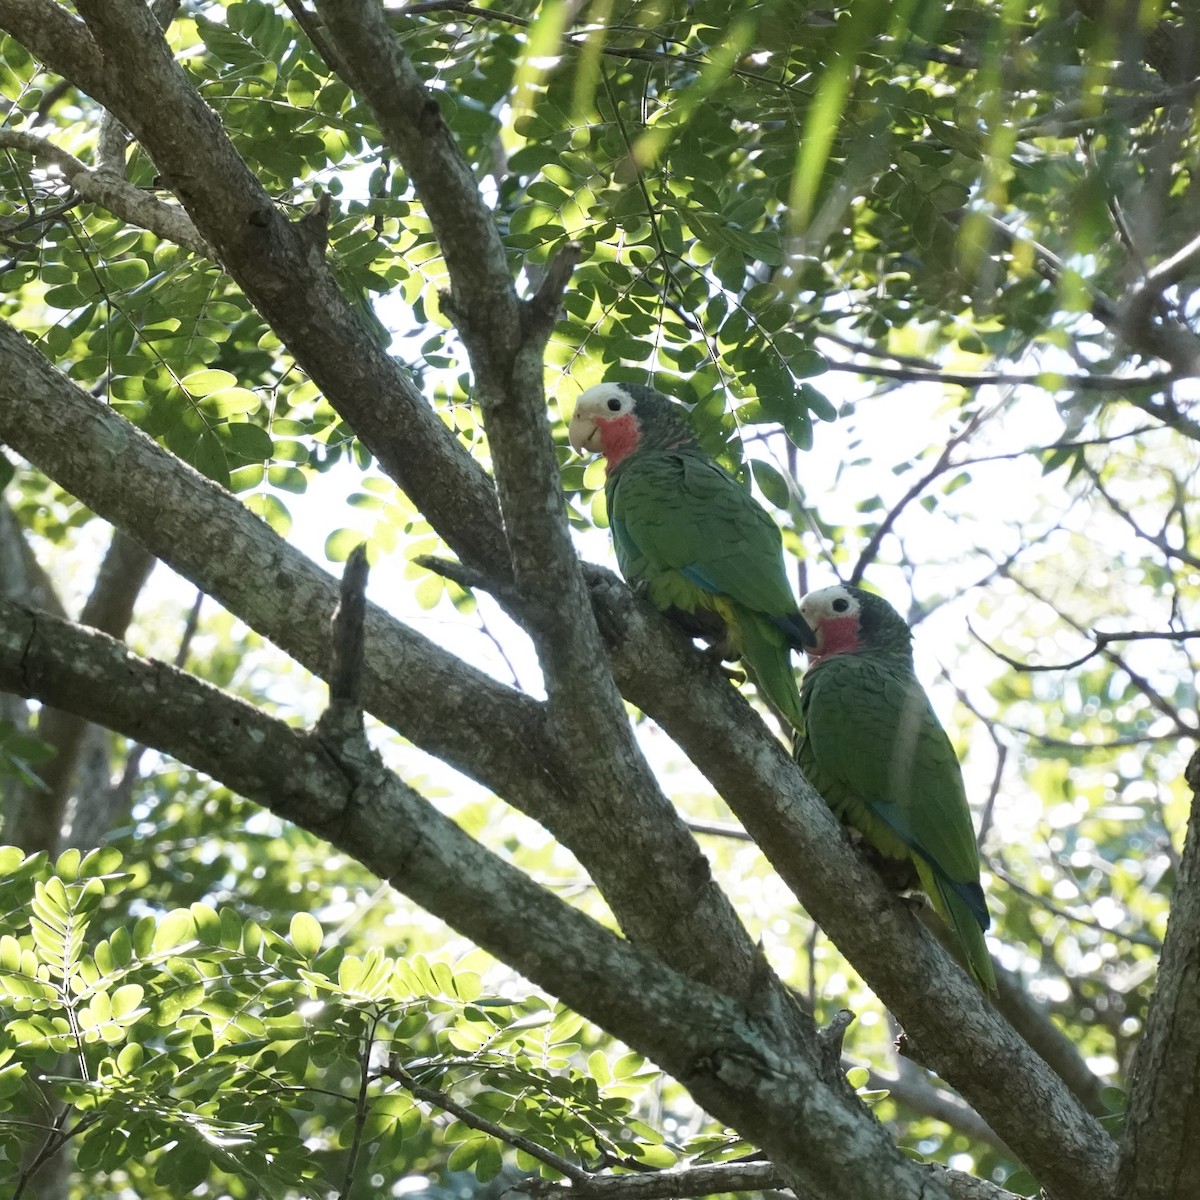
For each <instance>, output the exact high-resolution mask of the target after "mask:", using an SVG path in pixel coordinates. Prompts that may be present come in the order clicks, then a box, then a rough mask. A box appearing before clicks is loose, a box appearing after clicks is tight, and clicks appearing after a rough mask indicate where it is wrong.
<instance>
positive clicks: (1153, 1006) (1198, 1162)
mask: <svg viewBox="0 0 1200 1200" xmlns="http://www.w3.org/2000/svg"><path fill="white" fill-rule="evenodd" d="M1184 777H1185V779H1186V780H1187V783H1188V786H1189V787H1190V788H1191V790H1192V812H1191V819H1190V821H1189V822H1188V831H1187V839H1186V841H1185V843H1184V847H1183V858H1182V862H1181V864H1180V869H1179V875H1178V878H1177V879H1176V882H1175V888H1174V890H1173V892H1172V894H1171V915H1170V919H1169V920H1168V922H1167V936H1166V940H1165V942H1164V943H1163V952H1162V958H1161V959H1160V962H1159V968H1158V986H1157V988H1156V989H1155V992H1154V996H1153V997H1152V999H1151V1001H1150V1009H1149V1012H1148V1013H1147V1014H1146V1029H1145V1032H1144V1033H1143V1035H1142V1041H1141V1044H1140V1045H1139V1046H1138V1050H1137V1056H1136V1058H1135V1060H1134V1064H1133V1070H1132V1072H1131V1074H1130V1085H1129V1108H1128V1114H1127V1117H1126V1124H1125V1134H1124V1137H1123V1139H1122V1142H1121V1158H1120V1165H1119V1167H1118V1172H1117V1188H1118V1193H1119V1194H1120V1195H1121V1196H1122V1197H1123V1200H1188V1198H1190V1197H1191V1196H1193V1195H1194V1194H1195V1190H1196V1180H1197V1179H1200V1137H1197V1136H1196V1131H1197V1130H1198V1129H1200V750H1198V751H1196V752H1195V753H1193V755H1192V757H1191V759H1190V761H1189V762H1188V766H1187V770H1186V772H1185V776H1184Z"/></svg>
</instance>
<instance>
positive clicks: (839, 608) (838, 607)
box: [833, 596, 850, 612]
mask: <svg viewBox="0 0 1200 1200" xmlns="http://www.w3.org/2000/svg"><path fill="white" fill-rule="evenodd" d="M849 607H850V601H849V600H847V599H846V597H845V596H839V597H838V598H837V599H836V600H835V601H834V602H833V611H834V612H845V611H846V610H847V609H848V608H849Z"/></svg>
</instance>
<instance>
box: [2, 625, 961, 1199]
mask: <svg viewBox="0 0 1200 1200" xmlns="http://www.w3.org/2000/svg"><path fill="white" fill-rule="evenodd" d="M0 687H3V688H5V689H9V690H13V691H16V692H17V693H18V694H21V695H26V696H30V697H33V698H37V699H40V700H42V701H43V702H45V703H50V704H55V705H62V704H64V703H71V704H72V705H74V706H75V707H77V708H78V709H79V710H80V711H81V714H82V715H84V716H87V717H89V719H98V718H100V717H101V716H103V718H104V719H105V720H106V721H108V722H109V723H110V724H112V725H113V726H114V727H116V728H117V729H118V730H119V731H120V732H122V733H124V734H126V735H127V736H129V737H135V738H138V739H139V740H143V741H146V742H148V743H149V744H151V745H154V746H157V747H158V748H159V749H161V750H162V751H164V752H165V753H168V754H172V755H174V756H175V757H176V758H178V759H180V760H181V761H183V762H188V763H191V764H192V765H193V766H195V767H197V768H198V769H200V770H203V771H206V772H208V773H209V774H211V775H213V777H214V778H216V779H218V780H219V781H221V782H222V783H224V784H225V785H226V786H228V787H230V788H231V789H233V790H236V791H238V792H240V793H242V794H243V795H246V796H248V797H249V798H251V799H253V800H256V801H258V802H259V803H261V804H264V805H266V806H267V807H269V808H271V809H272V811H274V812H275V813H277V814H278V815H279V816H281V817H283V818H285V819H286V820H289V821H294V822H295V823H297V824H299V825H301V826H302V827H303V828H305V829H308V830H309V831H311V832H313V833H315V834H317V835H318V836H319V837H323V838H327V839H328V840H329V841H330V842H332V844H333V845H335V846H337V847H338V848H340V849H342V850H344V851H345V852H346V853H348V854H351V855H353V856H354V857H355V858H357V859H358V860H359V861H360V862H362V863H363V864H364V865H366V866H367V867H368V868H369V869H371V870H373V871H375V872H376V873H378V874H379V875H380V876H381V877H382V878H385V879H388V880H389V881H390V882H392V884H393V885H394V886H396V887H397V888H399V889H400V890H401V891H403V892H404V893H405V894H406V895H408V896H410V897H411V898H412V899H413V900H414V901H416V902H417V903H418V904H421V905H422V906H423V907H425V908H426V909H428V910H429V911H430V912H431V913H433V914H434V915H436V916H438V917H440V918H441V919H442V920H444V921H446V922H447V923H448V924H449V925H451V926H452V927H453V928H455V929H457V930H458V931H459V932H461V933H462V934H463V935H464V936H466V937H469V938H471V940H472V941H474V942H475V943H476V944H478V945H480V946H482V947H483V948H485V949H486V950H488V951H489V952H490V953H492V954H494V955H496V957H498V958H500V959H501V960H503V961H505V962H507V963H508V964H509V965H510V966H512V967H513V968H514V969H515V970H517V971H519V972H520V973H521V974H522V975H524V976H526V977H527V978H528V979H530V980H532V981H533V982H534V983H536V984H538V985H539V986H541V987H543V988H545V989H546V990H547V991H549V992H551V993H552V994H554V995H557V996H559V997H561V998H562V1000H563V1001H564V1002H565V1003H567V1004H568V1005H570V1006H571V1007H572V1008H574V1009H575V1010H576V1011H577V1012H579V1013H582V1014H583V1015H584V1016H586V1017H589V1018H590V1019H592V1020H594V1021H596V1022H597V1023H598V1024H600V1025H602V1026H603V1027H604V1028H606V1029H608V1030H610V1031H611V1032H612V1033H613V1034H614V1035H615V1036H617V1037H619V1038H621V1039H622V1040H623V1041H625V1042H627V1043H628V1044H629V1045H630V1046H632V1047H634V1048H635V1049H637V1050H638V1051H639V1052H641V1053H643V1054H645V1055H646V1056H647V1057H649V1058H651V1059H652V1060H654V1061H655V1062H657V1063H659V1064H660V1065H661V1066H662V1067H663V1069H664V1070H666V1071H668V1072H670V1073H671V1074H672V1075H673V1076H674V1077H675V1078H677V1079H678V1080H679V1081H680V1082H681V1083H682V1084H683V1085H684V1086H685V1087H687V1088H688V1089H689V1090H690V1091H691V1092H692V1094H693V1095H694V1096H695V1098H696V1100H697V1102H698V1103H699V1104H701V1105H702V1106H703V1107H704V1108H705V1109H706V1110H707V1111H709V1112H711V1113H713V1115H714V1116H716V1117H717V1118H718V1119H719V1120H722V1121H725V1122H726V1123H728V1124H730V1125H731V1126H733V1127H734V1128H737V1129H739V1131H740V1132H741V1133H742V1134H743V1135H744V1136H745V1137H747V1138H749V1139H751V1140H753V1141H754V1142H755V1143H756V1144H758V1145H761V1146H762V1148H763V1149H764V1150H765V1151H766V1152H767V1153H768V1155H770V1156H771V1157H772V1159H773V1161H775V1162H776V1164H777V1165H778V1166H779V1168H780V1170H781V1172H782V1173H783V1176H784V1178H785V1179H786V1180H787V1182H788V1183H789V1185H790V1186H792V1187H794V1188H797V1189H798V1190H799V1191H800V1192H801V1194H803V1192H804V1190H806V1189H807V1190H809V1191H812V1192H813V1193H814V1194H815V1195H816V1196H819V1197H822V1200H894V1197H896V1196H898V1195H917V1194H921V1195H923V1196H925V1197H927V1198H928V1200H945V1197H946V1196H947V1195H948V1193H947V1192H946V1191H945V1190H944V1189H943V1188H941V1187H940V1186H939V1185H938V1184H937V1183H936V1182H934V1181H932V1180H931V1179H930V1178H929V1177H928V1175H927V1173H925V1172H924V1171H922V1169H921V1168H920V1167H919V1166H918V1165H917V1164H915V1163H913V1162H912V1161H911V1160H909V1159H907V1158H905V1157H904V1156H903V1155H901V1154H900V1153H899V1152H898V1151H897V1150H896V1149H895V1147H894V1146H892V1145H891V1143H890V1141H889V1140H888V1138H887V1136H886V1134H885V1133H884V1131H883V1129H882V1127H881V1126H879V1125H878V1123H877V1122H875V1121H874V1119H873V1118H871V1117H870V1115H869V1114H868V1113H866V1112H865V1111H864V1110H863V1109H862V1107H861V1106H860V1105H859V1103H858V1101H857V1099H856V1098H855V1097H854V1096H853V1093H851V1092H850V1090H849V1088H848V1087H847V1086H846V1085H845V1084H844V1082H842V1083H841V1084H840V1085H835V1086H831V1085H830V1084H829V1083H827V1082H826V1081H824V1080H822V1079H821V1078H820V1077H819V1076H818V1075H817V1073H816V1072H815V1070H814V1069H813V1067H812V1065H811V1064H810V1063H808V1062H807V1061H806V1057H805V1056H804V1055H803V1054H796V1053H794V1050H795V1047H794V1046H789V1045H788V1044H787V1043H786V1042H784V1043H782V1044H781V1043H780V1042H779V1041H778V1040H777V1039H778V1034H779V1029H778V1028H777V1024H776V1023H775V1022H773V1021H768V1022H767V1023H764V1022H762V1021H761V1020H759V1019H758V1018H757V1017H756V1016H755V1015H754V1014H751V1013H749V1012H747V1010H746V1009H745V1007H744V1006H743V1005H741V1004H739V1003H738V1002H737V1001H735V1000H733V999H731V998H729V997H727V996H724V995H722V994H720V993H719V992H716V991H714V990H712V989H711V988H708V987H706V986H705V985H703V984H700V983H698V982H696V981H695V980H694V979H688V978H686V977H685V976H683V975H680V974H678V973H676V972H674V971H672V970H671V969H670V968H668V967H666V966H664V965H663V964H662V963H660V962H659V961H657V960H656V959H654V958H652V957H651V956H649V955H648V954H646V953H645V952H644V951H642V950H640V949H638V948H637V947H635V946H633V945H631V944H630V943H628V942H626V941H623V940H622V939H621V938H619V937H618V936H617V935H616V934H614V933H612V932H611V931H609V930H607V929H605V928H604V927H603V926H601V925H600V924H599V923H597V922H596V921H594V920H592V919H591V918H590V917H587V916H585V915H584V914H582V913H580V912H578V911H577V910H575V909H573V908H571V907H570V906H569V905H567V904H566V903H565V902H563V901H561V900H559V899H558V898H556V897H555V896H553V895H552V894H551V893H549V892H548V891H546V890H545V889H543V888H541V887H540V886H538V885H537V884H535V883H533V881H532V880H530V879H529V878H528V877H527V876H525V875H524V874H523V873H522V872H520V871H518V870H517V869H516V868H515V867H512V866H511V865H509V864H507V863H505V862H503V861H502V860H501V859H499V858H498V857H497V856H496V855H494V854H492V853H491V852H490V851H487V850H485V849H484V848H483V847H481V846H480V845H479V844H478V843H476V842H475V841H474V840H473V839H471V838H470V837H469V836H467V834H465V833H464V832H463V831H462V830H461V829H460V828H459V827H458V826H457V825H456V824H455V823H454V822H453V821H451V820H450V819H449V818H447V817H445V816H443V815H442V814H441V813H440V812H438V811H437V810H436V809H435V808H434V807H433V806H432V805H431V804H429V803H428V802H427V801H426V800H424V799H423V798H422V797H421V796H419V795H418V794H417V793H416V792H415V791H414V790H413V789H412V788H410V787H408V786H407V785H405V784H403V783H402V782H401V781H400V780H399V779H397V778H396V777H395V776H394V775H391V774H390V773H388V772H386V771H384V770H382V769H381V768H377V769H375V770H374V771H373V772H372V773H371V775H370V777H369V778H367V777H363V776H358V775H357V774H356V773H350V774H347V772H346V771H345V769H344V766H343V764H341V763H338V762H335V761H334V760H333V759H332V758H331V757H330V755H329V754H328V753H327V752H326V750H325V749H324V747H323V746H322V744H321V743H320V742H319V741H318V739H316V738H314V737H313V736H312V735H309V734H305V733H302V732H299V731H297V730H294V729H292V728H290V727H289V726H287V725H285V724H284V723H283V722H281V721H278V720H275V719H273V718H270V717H267V716H266V715H265V714H264V713H262V712H260V711H259V710H257V709H255V708H254V707H253V706H251V705H249V704H246V703H245V702H243V701H241V700H238V699H236V698H234V697H231V696H228V695H226V694H224V693H222V692H220V691H219V690H218V689H216V688H214V687H212V686H211V685H209V684H206V683H203V682H202V681H200V680H197V679H195V678H193V677H191V676H188V675H185V674H184V673H182V672H180V671H177V670H176V669H174V668H172V667H168V666H166V665H165V664H162V663H154V662H148V661H146V660H144V659H140V658H138V657H137V656H135V655H133V654H131V653H130V652H129V651H128V650H127V649H126V648H125V647H124V646H123V645H122V644H121V643H119V642H117V641H115V640H114V639H111V638H108V637H106V636H105V635H103V634H99V633H95V632H91V631H88V630H85V629H82V628H81V627H78V626H73V625H71V624H70V623H69V622H66V621H61V620H58V619H57V618H51V617H49V616H47V615H45V614H38V613H35V612H32V611H30V610H28V609H23V608H21V607H19V606H17V605H14V604H11V603H9V602H7V601H0ZM848 1146H850V1147H853V1153H854V1155H855V1158H856V1163H857V1168H858V1169H857V1170H856V1171H855V1172H853V1173H847V1172H846V1170H845V1161H846V1159H845V1156H846V1153H847V1148H848Z"/></svg>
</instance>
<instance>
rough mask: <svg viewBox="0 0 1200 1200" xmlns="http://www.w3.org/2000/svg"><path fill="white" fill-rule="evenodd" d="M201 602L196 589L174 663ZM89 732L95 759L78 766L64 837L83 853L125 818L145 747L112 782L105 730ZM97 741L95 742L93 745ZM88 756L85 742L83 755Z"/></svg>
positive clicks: (133, 750)
mask: <svg viewBox="0 0 1200 1200" xmlns="http://www.w3.org/2000/svg"><path fill="white" fill-rule="evenodd" d="M203 604H204V593H203V592H197V593H196V598H195V600H193V601H192V606H191V608H190V609H188V614H187V619H186V620H185V621H184V624H183V632H182V633H181V634H180V637H179V649H178V650H176V651H175V657H174V659H173V660H172V663H173V665H174V666H176V667H179V668H180V669H182V668H183V666H184V664H185V663H186V662H187V659H188V653H189V652H190V650H191V647H192V639H193V638H195V636H196V630H197V629H198V628H199V626H200V609H201V607H202V606H203ZM91 729H92V732H93V733H95V734H97V735H99V736H98V737H97V738H95V739H91V738H89V739H88V741H89V742H93V744H94V752H95V753H96V756H97V760H98V761H97V762H96V763H95V766H94V768H89V765H88V764H87V762H86V761H85V762H84V763H83V764H82V766H81V769H80V775H81V783H80V788H79V797H78V799H77V801H76V804H75V810H74V813H73V814H72V816H71V827H70V830H69V833H68V836H67V839H66V840H67V844H68V845H70V846H76V847H78V848H79V849H80V850H82V851H84V853H86V852H87V851H88V850H92V849H94V848H95V847H97V846H99V845H101V844H102V843H103V842H104V839H105V836H106V835H107V834H108V833H109V831H110V830H112V829H114V828H115V827H116V826H117V825H118V824H119V823H120V821H121V820H122V819H123V818H125V817H128V815H129V811H130V809H131V808H132V807H133V791H134V788H135V786H136V785H137V781H138V777H139V774H140V772H141V765H142V759H143V758H144V757H145V754H146V751H147V750H148V749H149V747H148V746H146V745H145V743H144V742H137V743H134V744H133V745H131V746H130V747H129V751H128V753H127V754H126V757H125V762H124V765H123V766H122V768H121V773H120V777H119V778H118V779H116V780H115V781H114V780H113V779H112V778H111V777H110V774H109V769H108V745H107V741H108V736H109V735H108V731H107V730H104V729H101V728H100V726H98V725H93V726H92V727H91ZM96 743H98V744H96ZM87 755H88V747H87V746H86V745H85V748H84V756H85V759H86V756H87ZM89 774H90V775H91V777H92V778H93V779H94V780H96V781H97V782H96V785H95V786H92V787H89V786H87V785H86V782H85V780H86V778H87V777H88V775H89Z"/></svg>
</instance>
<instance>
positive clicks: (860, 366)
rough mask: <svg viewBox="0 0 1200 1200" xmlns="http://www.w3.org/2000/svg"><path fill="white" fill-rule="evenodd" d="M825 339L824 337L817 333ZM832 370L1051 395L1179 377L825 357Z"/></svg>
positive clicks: (1163, 383)
mask: <svg viewBox="0 0 1200 1200" xmlns="http://www.w3.org/2000/svg"><path fill="white" fill-rule="evenodd" d="M817 336H818V337H825V336H826V335H825V334H823V333H822V334H818V335H817ZM825 361H826V363H827V364H828V366H829V369H830V370H831V371H847V372H852V373H853V374H855V375H878V376H880V377H881V378H883V379H899V380H902V381H904V382H906V383H940V384H945V385H947V386H954V387H966V388H981V387H1040V388H1045V389H1046V390H1047V391H1052V392H1069V391H1080V392H1122V393H1124V392H1127V391H1129V390H1130V389H1131V388H1141V387H1147V388H1156V389H1159V388H1165V387H1167V386H1169V385H1170V384H1172V383H1174V382H1175V381H1176V380H1177V379H1179V378H1180V375H1179V372H1177V371H1160V372H1158V373H1157V374H1154V375H1064V374H1063V373H1062V372H1061V371H1049V370H1047V371H1035V372H1012V371H936V370H928V369H926V368H924V367H900V366H896V367H890V366H886V365H884V364H883V363H864V362H860V361H857V360H849V361H847V360H841V361H839V360H838V359H835V358H827V359H826V360H825Z"/></svg>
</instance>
